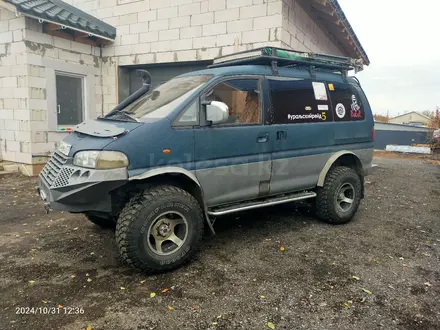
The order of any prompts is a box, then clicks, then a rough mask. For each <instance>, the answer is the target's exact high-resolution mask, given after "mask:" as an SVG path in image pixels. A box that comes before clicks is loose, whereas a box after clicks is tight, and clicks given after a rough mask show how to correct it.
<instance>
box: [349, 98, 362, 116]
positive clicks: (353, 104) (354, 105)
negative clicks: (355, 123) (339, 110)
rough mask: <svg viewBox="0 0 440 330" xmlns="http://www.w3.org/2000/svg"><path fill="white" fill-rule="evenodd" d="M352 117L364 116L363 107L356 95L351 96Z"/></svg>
mask: <svg viewBox="0 0 440 330" xmlns="http://www.w3.org/2000/svg"><path fill="white" fill-rule="evenodd" d="M350 117H351V118H362V113H361V107H360V106H359V104H358V102H357V99H356V95H354V94H353V95H352V96H351V111H350Z"/></svg>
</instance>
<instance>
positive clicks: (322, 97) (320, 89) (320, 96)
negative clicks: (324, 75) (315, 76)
mask: <svg viewBox="0 0 440 330" xmlns="http://www.w3.org/2000/svg"><path fill="white" fill-rule="evenodd" d="M312 84H313V91H314V92H315V99H317V100H318V101H327V100H328V98H327V91H326V90H325V85H324V83H320V82H315V81H314V82H313V83H312Z"/></svg>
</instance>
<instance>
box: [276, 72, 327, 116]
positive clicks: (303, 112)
mask: <svg viewBox="0 0 440 330" xmlns="http://www.w3.org/2000/svg"><path fill="white" fill-rule="evenodd" d="M269 86H270V95H271V102H272V107H273V111H274V123H275V124H300V123H321V122H327V121H333V116H332V111H330V100H329V97H328V95H327V89H326V86H325V84H324V83H323V82H315V81H314V82H312V81H311V80H302V79H298V80H269Z"/></svg>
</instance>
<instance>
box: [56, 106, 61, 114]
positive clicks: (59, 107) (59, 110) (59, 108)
mask: <svg viewBox="0 0 440 330" xmlns="http://www.w3.org/2000/svg"><path fill="white" fill-rule="evenodd" d="M57 107H58V113H61V105H59V104H58V106H57Z"/></svg>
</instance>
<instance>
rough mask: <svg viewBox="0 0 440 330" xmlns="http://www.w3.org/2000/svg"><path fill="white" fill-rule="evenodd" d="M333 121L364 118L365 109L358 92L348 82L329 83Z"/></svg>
mask: <svg viewBox="0 0 440 330" xmlns="http://www.w3.org/2000/svg"><path fill="white" fill-rule="evenodd" d="M328 89H329V91H330V97H331V99H332V106H333V111H334V113H335V115H334V118H335V121H353V120H364V119H365V111H364V107H363V104H362V101H361V99H360V98H359V94H358V92H357V91H356V89H355V88H354V87H353V86H352V85H349V84H343V83H329V84H328Z"/></svg>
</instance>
